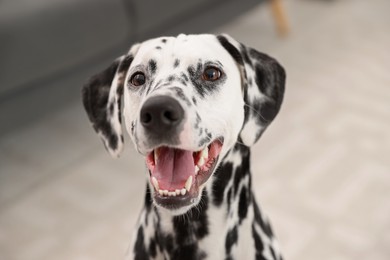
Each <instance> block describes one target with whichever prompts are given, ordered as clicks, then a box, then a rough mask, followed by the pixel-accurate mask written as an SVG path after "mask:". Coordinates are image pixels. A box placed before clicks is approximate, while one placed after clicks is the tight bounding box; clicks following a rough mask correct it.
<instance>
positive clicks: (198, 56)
mask: <svg viewBox="0 0 390 260" xmlns="http://www.w3.org/2000/svg"><path fill="white" fill-rule="evenodd" d="M283 91H284V71H283V69H282V68H281V67H280V65H279V64H278V63H277V62H276V61H275V60H273V59H272V58H270V57H268V56H266V55H264V54H261V53H259V52H257V51H254V50H252V49H249V48H246V47H245V46H243V45H242V44H239V43H238V42H236V41H235V40H233V39H232V38H230V37H229V36H214V35H179V36H178V37H163V38H157V39H152V40H149V41H146V42H143V43H141V44H136V45H134V46H133V47H132V48H131V50H130V51H129V53H128V54H127V55H125V56H122V57H121V58H119V59H118V60H116V61H115V62H114V63H113V64H112V65H111V66H110V67H109V68H108V69H106V70H105V71H103V72H102V73H99V74H97V75H96V76H94V77H93V78H92V79H91V80H90V82H89V83H88V84H86V86H85V87H84V91H83V102H84V106H85V108H86V110H87V112H88V115H89V118H90V120H91V121H92V123H93V126H94V128H95V130H96V131H97V132H98V133H99V134H100V135H101V137H102V139H103V141H104V144H105V146H106V148H107V149H108V150H109V152H110V153H111V154H113V155H118V154H119V153H120V151H121V149H122V144H123V136H122V134H121V128H122V126H121V121H122V116H121V111H122V109H121V103H120V101H121V100H122V99H123V100H124V105H123V119H124V122H125V126H126V130H127V132H128V133H129V135H130V137H131V139H132V141H133V143H134V145H135V147H136V149H137V150H138V151H139V152H140V153H141V154H142V155H144V156H145V162H146V165H147V168H148V170H149V171H148V172H149V176H148V177H149V181H150V184H151V185H150V186H151V187H152V188H151V190H152V194H153V196H152V197H153V199H154V202H155V204H156V205H158V206H161V207H163V208H165V209H168V210H170V211H171V212H172V213H173V214H182V213H184V212H186V211H187V210H188V209H189V208H191V207H192V206H195V205H197V204H198V202H199V201H200V197H201V194H202V190H203V189H204V188H205V186H206V185H210V183H211V182H210V179H211V178H212V176H213V173H214V171H215V170H216V168H217V165H218V163H219V162H220V161H221V159H222V158H223V157H224V156H225V155H226V154H227V153H228V151H229V150H230V149H231V148H232V146H233V145H234V144H235V143H236V142H237V141H239V142H241V143H242V144H243V145H247V146H250V145H252V144H253V143H255V142H256V140H257V139H258V138H259V137H260V135H261V133H262V132H263V131H264V129H265V128H266V127H267V126H268V124H269V123H270V122H271V121H272V119H273V118H274V117H275V116H276V114H277V112H278V110H279V108H280V104H281V101H282V98H283Z"/></svg>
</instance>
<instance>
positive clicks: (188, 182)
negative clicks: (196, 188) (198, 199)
mask: <svg viewBox="0 0 390 260" xmlns="http://www.w3.org/2000/svg"><path fill="white" fill-rule="evenodd" d="M191 186H192V175H191V176H190V177H188V179H187V181H186V184H185V185H184V188H186V190H187V191H190V189H191Z"/></svg>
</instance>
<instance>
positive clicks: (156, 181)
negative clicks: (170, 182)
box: [152, 177, 160, 190]
mask: <svg viewBox="0 0 390 260" xmlns="http://www.w3.org/2000/svg"><path fill="white" fill-rule="evenodd" d="M152 183H153V186H154V188H155V189H156V190H160V187H159V185H158V180H157V179H156V178H155V177H152Z"/></svg>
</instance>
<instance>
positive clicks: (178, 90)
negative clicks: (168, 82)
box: [172, 87, 192, 106]
mask: <svg viewBox="0 0 390 260" xmlns="http://www.w3.org/2000/svg"><path fill="white" fill-rule="evenodd" d="M172 89H173V90H174V91H175V93H176V95H177V97H178V98H179V99H181V100H182V101H184V102H185V103H186V105H187V106H191V105H192V104H191V102H190V100H189V99H188V98H187V96H186V95H185V94H184V92H183V90H182V89H181V88H179V87H174V88H172Z"/></svg>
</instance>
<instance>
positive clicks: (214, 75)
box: [202, 67, 222, 81]
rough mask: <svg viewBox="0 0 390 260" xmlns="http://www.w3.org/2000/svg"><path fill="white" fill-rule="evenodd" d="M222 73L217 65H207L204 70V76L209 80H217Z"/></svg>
mask: <svg viewBox="0 0 390 260" xmlns="http://www.w3.org/2000/svg"><path fill="white" fill-rule="evenodd" d="M221 75H222V72H221V71H220V70H219V69H217V68H215V67H207V68H206V69H205V70H204V71H203V75H202V78H203V79H204V80H207V81H216V80H217V79H219V78H220V77H221Z"/></svg>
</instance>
